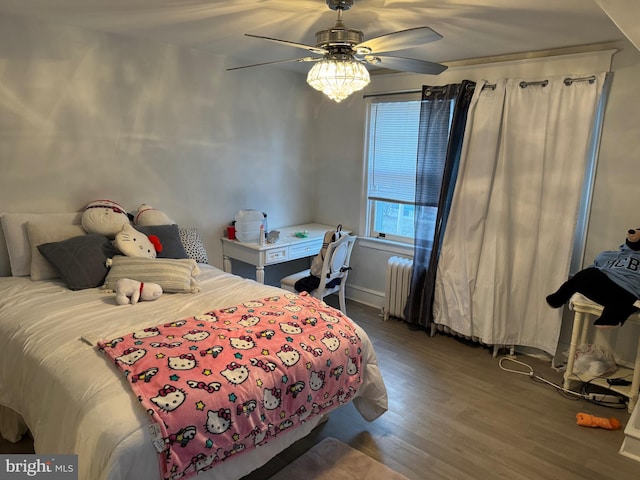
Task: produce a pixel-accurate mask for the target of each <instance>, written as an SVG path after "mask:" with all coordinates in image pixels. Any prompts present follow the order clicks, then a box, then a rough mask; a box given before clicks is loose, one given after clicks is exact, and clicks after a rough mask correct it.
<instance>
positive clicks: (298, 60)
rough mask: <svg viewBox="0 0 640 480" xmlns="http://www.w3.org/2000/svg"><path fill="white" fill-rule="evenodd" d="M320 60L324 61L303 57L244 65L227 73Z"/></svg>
mask: <svg viewBox="0 0 640 480" xmlns="http://www.w3.org/2000/svg"><path fill="white" fill-rule="evenodd" d="M318 60H322V57H302V58H292V59H289V60H274V61H273V62H263V63H254V64H252V65H243V66H241V67H231V68H227V72H228V71H230V70H240V69H242V68H250V67H261V66H262V65H273V64H274V63H288V62H317V61H318Z"/></svg>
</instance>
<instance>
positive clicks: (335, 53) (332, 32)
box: [227, 0, 447, 102]
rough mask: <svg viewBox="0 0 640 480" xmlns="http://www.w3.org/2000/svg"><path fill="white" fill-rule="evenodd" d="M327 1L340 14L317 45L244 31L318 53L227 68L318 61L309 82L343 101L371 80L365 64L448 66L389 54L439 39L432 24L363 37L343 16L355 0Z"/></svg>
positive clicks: (426, 69)
mask: <svg viewBox="0 0 640 480" xmlns="http://www.w3.org/2000/svg"><path fill="white" fill-rule="evenodd" d="M326 2H327V6H328V7H329V8H330V9H331V10H334V11H336V12H337V15H338V18H337V20H336V24H335V25H334V26H333V27H331V28H328V29H326V30H320V31H319V32H317V33H316V45H315V46H311V45H305V44H303V43H296V42H290V41H287V40H280V39H277V38H270V37H264V36H261V35H253V34H250V33H245V35H246V36H248V37H253V38H260V39H263V40H268V41H270V42H276V43H279V44H283V45H288V46H290V47H295V48H300V49H303V50H307V51H308V52H310V53H312V54H315V55H318V56H307V57H301V58H294V59H289V60H276V61H272V62H263V63H255V64H253V65H244V66H241V67H233V68H228V69H227V70H239V69H242V68H250V67H257V66H261V65H272V64H276V63H287V62H315V64H314V66H313V67H312V68H311V70H310V71H309V74H308V75H307V83H309V85H311V86H312V87H313V88H315V89H316V90H320V91H322V92H323V93H325V94H326V95H327V96H329V97H330V98H332V99H333V100H335V101H337V102H340V101H341V100H343V99H344V98H346V97H348V96H349V95H351V94H352V93H353V92H355V91H358V90H361V89H362V88H364V87H365V86H366V85H367V84H368V83H369V72H368V71H367V69H366V68H365V65H376V66H379V67H385V68H389V69H391V70H398V71H402V72H413V73H423V74H431V75H438V74H439V73H442V72H443V71H445V70H446V69H447V67H446V66H445V65H441V64H439V63H433V62H427V61H425V60H418V59H415V58H405V57H396V56H392V55H387V53H388V52H393V51H397V50H403V49H407V48H413V47H417V46H419V45H423V44H425V43H429V42H433V41H436V40H440V39H441V38H442V36H441V35H440V34H438V33H437V32H435V31H434V30H432V29H431V28H429V27H416V28H409V29H407V30H400V31H397V32H392V33H387V34H385V35H380V36H379V37H374V38H371V39H369V40H367V41H363V39H364V34H363V33H362V31H361V30H356V29H354V28H347V27H346V26H345V24H344V22H343V20H342V13H343V11H345V10H349V9H350V8H351V7H352V6H353V2H354V0H326Z"/></svg>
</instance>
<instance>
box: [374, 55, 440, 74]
mask: <svg viewBox="0 0 640 480" xmlns="http://www.w3.org/2000/svg"><path fill="white" fill-rule="evenodd" d="M367 57H369V55H367V56H366V57H364V59H363V61H364V62H365V63H368V64H370V65H375V66H377V67H383V68H388V69H390V70H398V71H400V72H412V73H426V74H428V75H438V74H440V73H442V72H444V71H445V70H446V69H447V68H448V67H447V66H446V65H442V64H440V63H434V62H427V61H425V60H418V59H416V58H403V57H387V56H385V55H376V56H375V57H373V56H372V58H367Z"/></svg>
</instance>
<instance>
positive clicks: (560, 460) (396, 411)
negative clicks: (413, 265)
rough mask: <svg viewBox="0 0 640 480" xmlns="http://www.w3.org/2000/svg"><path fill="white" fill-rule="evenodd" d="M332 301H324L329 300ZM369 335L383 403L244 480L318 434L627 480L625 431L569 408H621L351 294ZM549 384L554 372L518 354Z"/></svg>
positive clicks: (493, 468)
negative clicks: (374, 413) (593, 422)
mask: <svg viewBox="0 0 640 480" xmlns="http://www.w3.org/2000/svg"><path fill="white" fill-rule="evenodd" d="M330 303H331V300H330ZM347 309H348V313H349V315H350V316H351V317H352V318H353V319H354V320H356V321H357V322H358V323H359V324H360V325H361V326H362V327H363V328H364V329H365V330H366V331H367V333H368V334H369V336H370V337H371V340H372V342H373V344H374V346H375V349H376V352H377V354H378V361H379V364H380V368H381V370H382V374H383V376H384V379H385V383H386V386H387V389H388V393H389V411H388V412H386V413H385V414H384V415H382V416H381V417H380V418H378V419H377V420H376V421H374V422H372V423H368V422H366V421H365V420H363V419H362V417H360V414H359V413H358V412H357V410H356V409H355V408H354V407H353V405H347V406H345V407H341V408H340V409H338V410H337V411H334V412H332V413H331V415H330V417H329V420H328V421H327V422H325V423H324V424H322V425H320V426H319V427H318V428H316V429H315V430H314V431H313V432H312V433H311V434H310V435H309V436H307V437H306V438H304V439H302V440H300V441H298V442H297V443H295V444H294V445H292V446H291V447H289V448H288V449H286V450H285V451H283V452H282V453H281V454H280V455H278V456H277V457H275V458H274V459H273V460H271V461H270V462H269V463H267V464H266V465H265V466H263V467H262V468H260V469H258V470H256V471H255V472H253V473H252V474H250V475H248V476H247V477H245V478H244V480H262V479H268V478H269V477H270V476H271V475H273V474H274V473H275V472H277V471H278V470H280V469H281V468H283V467H284V466H285V465H286V464H288V463H290V462H291V461H293V460H294V459H295V458H297V457H298V456H300V455H301V454H302V453H304V452H305V451H307V450H308V449H309V448H311V447H312V446H313V445H315V444H316V443H318V442H319V441H320V440H322V439H323V438H325V437H335V438H337V439H339V440H341V441H342V442H345V443H347V444H349V445H351V446H352V447H354V448H356V449H358V450H360V451H362V452H364V453H365V454H367V455H369V456H370V457H372V458H375V459H376V460H378V461H380V462H382V463H384V464H386V465H388V466H389V467H390V468H392V469H394V470H396V471H398V472H400V473H403V474H404V475H406V476H407V477H408V478H409V479H415V480H424V479H433V480H448V479H452V480H453V479H455V480H464V479H496V478H504V479H509V480H524V479H536V480H538V479H558V480H590V479H593V480H595V479H598V480H607V479H611V480H626V479H629V480H631V479H634V480H635V479H637V478H638V477H639V476H640V463H638V462H635V461H633V460H631V459H629V458H626V457H624V456H622V455H619V454H618V450H619V449H620V446H621V444H622V439H623V436H624V435H623V430H622V429H620V430H615V431H610V430H604V429H600V428H586V427H580V426H578V425H576V413H578V412H586V413H591V414H593V415H597V416H602V417H611V416H615V417H616V418H617V419H618V420H620V421H621V422H622V424H623V426H624V425H626V423H627V421H628V420H629V414H628V413H627V411H626V409H625V410H614V409H610V408H606V407H602V406H598V405H594V404H592V403H589V402H586V401H583V400H575V399H572V398H565V397H564V396H562V395H560V394H559V393H558V392H557V390H556V389H555V388H553V387H551V386H549V385H548V384H545V383H541V382H536V381H534V380H532V379H531V378H529V377H527V376H525V375H516V374H513V373H508V372H505V371H503V370H501V369H500V368H499V365H498V359H496V358H493V356H492V354H491V350H489V349H487V348H484V347H481V346H478V345H477V344H473V343H467V342H464V341H461V340H458V339H456V338H454V337H449V336H445V335H441V334H438V335H436V336H435V337H429V336H428V335H427V333H426V332H425V331H424V330H422V329H416V328H413V327H412V326H410V325H408V324H406V323H404V322H401V321H398V320H393V319H392V320H389V321H387V322H383V320H382V318H381V317H380V316H379V312H378V310H377V309H374V308H371V307H367V306H364V305H361V304H358V303H354V302H348V304H347ZM518 360H521V361H524V362H526V363H528V364H530V365H531V366H532V367H533V368H534V369H535V371H536V373H537V374H538V375H541V376H543V377H544V378H545V379H547V380H549V381H552V382H554V383H556V384H559V383H561V377H562V375H561V373H558V372H555V371H554V370H552V369H551V368H550V365H549V364H548V363H546V362H543V361H541V360H538V359H535V358H530V357H523V356H521V357H518ZM30 451H32V446H31V442H30V441H29V440H28V439H26V440H23V441H22V442H21V443H19V444H16V445H11V444H9V443H7V442H5V441H2V440H0V453H22V452H30Z"/></svg>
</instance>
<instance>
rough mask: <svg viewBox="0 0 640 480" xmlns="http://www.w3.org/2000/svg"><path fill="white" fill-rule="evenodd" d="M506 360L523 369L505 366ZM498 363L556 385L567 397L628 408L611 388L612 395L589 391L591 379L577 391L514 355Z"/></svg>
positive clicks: (532, 377) (536, 379)
mask: <svg viewBox="0 0 640 480" xmlns="http://www.w3.org/2000/svg"><path fill="white" fill-rule="evenodd" d="M505 361H509V362H513V363H516V364H518V365H519V366H520V367H523V369H520V370H518V369H514V368H508V367H505V366H504V365H503V362H505ZM498 365H499V366H500V369H502V370H504V371H505V372H509V373H515V374H517V375H525V376H527V377H529V378H531V379H532V380H534V381H537V382H541V383H546V384H547V385H550V386H552V387H554V388H555V389H556V390H557V391H558V392H559V393H561V394H563V396H564V397H565V398H570V399H572V400H580V399H582V400H586V401H588V402H591V403H594V404H596V405H600V406H603V407H609V408H617V409H623V408H626V405H625V404H624V403H623V399H622V398H621V397H619V396H618V395H616V394H615V392H613V390H611V395H609V394H598V393H593V392H588V386H589V385H591V381H588V382H583V384H582V392H575V391H573V390H570V389H568V388H564V387H562V386H561V385H558V384H555V383H553V382H550V381H549V380H547V379H546V378H544V377H543V376H542V375H540V374H538V373H536V372H535V370H534V369H533V367H531V365H528V364H526V363H524V362H521V361H520V360H516V359H515V358H513V357H510V356H507V357H502V358H500V360H499V361H498ZM613 397H615V398H613Z"/></svg>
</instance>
